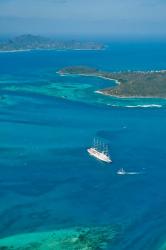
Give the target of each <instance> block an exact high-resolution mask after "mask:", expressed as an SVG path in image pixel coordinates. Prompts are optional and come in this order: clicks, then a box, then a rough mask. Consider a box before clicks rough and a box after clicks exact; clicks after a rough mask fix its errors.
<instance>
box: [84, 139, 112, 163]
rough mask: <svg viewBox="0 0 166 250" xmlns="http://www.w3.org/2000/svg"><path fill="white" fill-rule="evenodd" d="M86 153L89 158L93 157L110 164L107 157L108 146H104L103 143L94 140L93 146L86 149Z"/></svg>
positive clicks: (109, 159)
mask: <svg viewBox="0 0 166 250" xmlns="http://www.w3.org/2000/svg"><path fill="white" fill-rule="evenodd" d="M87 152H88V153H89V155H90V156H93V157H95V158H97V159H99V160H101V161H103V162H106V163H111V162H112V160H111V158H110V156H109V152H108V146H106V145H105V144H104V143H101V142H100V143H99V142H98V141H96V140H94V145H93V146H92V147H91V148H88V149H87Z"/></svg>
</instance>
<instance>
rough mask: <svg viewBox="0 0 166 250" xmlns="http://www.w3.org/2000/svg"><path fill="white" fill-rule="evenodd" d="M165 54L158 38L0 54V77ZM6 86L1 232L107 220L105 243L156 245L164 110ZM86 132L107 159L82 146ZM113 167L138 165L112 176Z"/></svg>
mask: <svg viewBox="0 0 166 250" xmlns="http://www.w3.org/2000/svg"><path fill="white" fill-rule="evenodd" d="M165 59H166V50H165V44H164V43H161V44H158V43H156V44H150V43H149V44H147V43H146V44H143V43H141V44H140V45H139V44H138V43H137V44H136V43H135V44H128V43H125V44H117V45H115V44H113V45H112V47H111V46H110V48H109V49H108V50H106V51H50V52H48V51H36V52H34V51H33V52H22V53H21V52H19V53H1V54H0V81H1V84H2V85H5V84H13V83H16V84H22V85H23V84H25V83H27V82H28V83H29V84H32V85H33V84H36V85H37V84H42V83H45V82H47V81H48V82H52V81H54V80H56V81H62V84H63V81H65V80H62V79H60V77H58V76H57V75H56V74H55V73H56V71H57V69H60V68H61V67H64V66H68V65H89V66H93V67H97V68H100V69H104V70H117V71H118V70H154V69H155V70H156V69H165V68H166V60H165ZM86 80H87V81H89V82H91V83H94V84H97V85H100V86H104V84H105V82H104V80H102V79H98V80H97V79H88V78H87V79H86ZM73 81H75V80H74V79H73ZM83 81H84V79H81V78H80V79H79V82H80V84H81V83H82V82H83ZM96 81H98V82H97V83H96ZM102 84H103V85H102ZM2 93H4V92H3V91H2ZM5 93H6V95H8V96H9V97H10V100H11V103H8V104H6V105H1V106H0V138H1V139H0V155H1V157H0V221H1V223H0V237H5V236H8V235H14V234H17V233H23V232H34V231H47V230H52V229H56V228H65V227H70V226H80V225H103V224H113V225H119V227H120V232H121V237H120V239H119V240H118V241H116V242H115V243H114V246H113V247H112V248H110V249H118V250H121V249H122V250H123V249H124V250H129V249H131V250H138V249H140V250H144V249H145V250H156V249H158V248H159V246H160V243H161V242H162V241H163V240H164V239H166V235H165V234H166V214H165V211H166V186H165V185H166V184H165V179H166V168H165V166H166V164H165V160H166V147H165V142H166V129H165V128H166V109H165V108H160V109H158V108H146V109H141V108H134V109H131V108H123V107H121V108H120V107H116V108H115V107H110V106H104V105H95V103H93V104H88V103H84V102H79V101H75V102H74V101H68V100H65V99H60V98H56V97H48V96H45V95H40V94H35V93H31V94H30V93H29V94H28V93H25V92H5ZM95 136H97V137H98V138H100V139H102V140H104V141H105V142H107V143H108V144H109V147H110V153H111V156H112V159H113V163H112V164H111V165H109V166H108V165H105V164H103V163H101V162H99V161H96V160H95V159H93V158H90V157H89V156H88V155H87V153H86V148H87V147H88V146H89V145H91V142H92V140H93V138H94V137H95ZM121 167H123V168H125V169H126V170H127V171H134V172H139V173H140V174H138V175H126V176H118V175H117V174H116V171H117V170H118V169H119V168H121Z"/></svg>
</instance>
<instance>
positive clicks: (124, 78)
mask: <svg viewBox="0 0 166 250" xmlns="http://www.w3.org/2000/svg"><path fill="white" fill-rule="evenodd" d="M59 73H60V74H63V75H64V74H74V75H86V76H95V77H102V78H105V79H108V80H114V81H115V83H116V85H115V86H113V87H108V88H105V89H100V90H97V91H96V93H99V94H103V95H108V96H114V97H118V98H166V70H160V71H127V72H105V71H101V70H99V69H95V68H89V67H86V66H73V67H66V68H63V69H61V70H60V71H59Z"/></svg>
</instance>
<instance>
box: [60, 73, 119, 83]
mask: <svg viewBox="0 0 166 250" xmlns="http://www.w3.org/2000/svg"><path fill="white" fill-rule="evenodd" d="M56 73H57V74H59V75H60V76H87V77H97V78H102V79H104V80H108V81H114V82H115V83H116V84H117V85H120V84H121V83H120V81H118V80H117V79H113V78H109V77H106V76H102V75H92V74H70V73H62V72H60V71H57V72H56Z"/></svg>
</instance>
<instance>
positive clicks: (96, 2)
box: [0, 0, 166, 34]
mask: <svg viewBox="0 0 166 250" xmlns="http://www.w3.org/2000/svg"><path fill="white" fill-rule="evenodd" d="M165 13H166V0H35V1H34V0H28V1H27V0H0V17H1V20H2V19H3V23H4V22H5V25H6V27H8V29H9V30H10V26H11V27H12V28H11V30H20V32H21V30H23V28H21V26H22V23H23V22H24V23H26V25H24V29H25V27H26V29H27V31H28V32H30V31H31V30H32V31H33V30H39V31H43V30H45V32H48V31H49V32H51V30H52V32H60V31H63V32H64V33H65V32H78V33H79V32H82V33H85V32H86V31H87V33H90V32H91V33H95V32H98V33H103V32H108V33H109V34H110V33H111V32H112V33H118V32H119V33H125V32H126V33H127V32H129V33H133V34H134V33H136V32H137V33H153V32H154V34H158V33H162V34H165V32H166V31H165V28H164V24H166V15H165ZM12 18H13V19H12ZM11 19H12V20H15V21H13V23H12V21H11ZM18 19H19V20H22V21H19V22H18V21H17V20H18ZM14 24H15V25H14ZM54 27H56V28H54ZM0 28H1V33H2V32H3V27H2V25H1V27H0Z"/></svg>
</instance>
